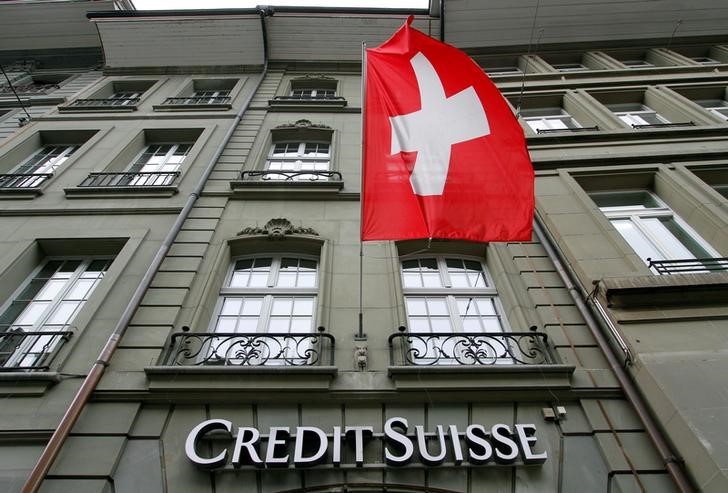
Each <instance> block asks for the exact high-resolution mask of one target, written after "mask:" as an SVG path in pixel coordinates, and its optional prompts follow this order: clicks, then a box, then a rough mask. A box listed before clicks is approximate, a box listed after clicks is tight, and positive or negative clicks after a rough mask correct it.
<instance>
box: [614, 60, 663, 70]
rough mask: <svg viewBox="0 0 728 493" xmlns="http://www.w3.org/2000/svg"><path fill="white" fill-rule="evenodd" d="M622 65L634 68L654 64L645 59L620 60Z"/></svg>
mask: <svg viewBox="0 0 728 493" xmlns="http://www.w3.org/2000/svg"><path fill="white" fill-rule="evenodd" d="M621 62H622V65H625V66H626V67H627V68H631V69H635V68H647V67H654V66H655V65H654V64H653V63H650V62H648V61H647V60H641V59H637V60H621Z"/></svg>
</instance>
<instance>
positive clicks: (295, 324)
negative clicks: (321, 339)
mask: <svg viewBox="0 0 728 493" xmlns="http://www.w3.org/2000/svg"><path fill="white" fill-rule="evenodd" d="M291 332H292V333H295V334H305V333H307V332H311V318H310V317H294V318H293V319H292V320H291Z"/></svg>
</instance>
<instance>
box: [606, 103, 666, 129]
mask: <svg viewBox="0 0 728 493" xmlns="http://www.w3.org/2000/svg"><path fill="white" fill-rule="evenodd" d="M607 107H608V108H609V109H610V110H611V111H612V112H613V113H614V114H615V115H616V116H617V117H618V118H619V119H620V120H622V121H623V122H624V123H626V124H627V125H629V126H631V127H640V126H643V125H662V124H665V123H670V121H669V120H668V119H667V118H665V117H663V116H661V115H659V114H658V113H657V112H656V111H655V110H653V109H652V108H650V107H649V106H647V105H645V104H642V103H618V104H610V105H607Z"/></svg>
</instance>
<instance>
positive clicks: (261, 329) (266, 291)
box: [208, 252, 321, 335]
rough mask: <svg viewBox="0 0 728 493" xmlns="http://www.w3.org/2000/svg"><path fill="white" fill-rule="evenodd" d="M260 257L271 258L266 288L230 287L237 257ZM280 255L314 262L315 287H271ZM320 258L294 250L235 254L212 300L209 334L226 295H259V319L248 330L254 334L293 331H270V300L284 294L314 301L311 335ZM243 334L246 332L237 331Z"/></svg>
mask: <svg viewBox="0 0 728 493" xmlns="http://www.w3.org/2000/svg"><path fill="white" fill-rule="evenodd" d="M260 258H271V259H272V262H271V267H270V270H269V271H268V280H267V286H265V287H257V286H256V287H244V288H241V287H235V288H233V287H230V282H231V280H232V277H233V274H234V272H235V264H236V263H237V262H238V261H239V260H248V259H252V260H255V259H260ZM283 258H295V259H297V260H310V261H313V262H315V263H316V278H315V279H316V281H315V285H314V287H304V288H301V287H276V286H271V281H272V280H273V279H277V276H278V274H279V273H280V264H281V261H282V259H283ZM320 278H321V259H320V257H317V256H315V255H309V254H302V253H296V252H270V253H260V254H249V255H238V256H235V257H231V258H230V263H229V265H228V270H227V272H226V274H225V278H224V280H223V284H222V286H221V287H220V290H219V291H218V295H217V301H216V303H215V308H214V311H213V314H212V317H211V318H210V323H209V326H208V332H209V333H211V334H214V333H216V332H217V325H218V321H219V318H220V316H221V313H222V308H223V304H224V302H225V299H226V298H234V297H238V298H244V297H246V296H248V297H249V296H253V297H259V298H262V299H263V301H262V306H261V311H260V315H259V318H258V321H257V323H256V329H255V331H251V333H256V334H260V335H267V334H295V332H290V331H289V332H285V333H278V332H269V330H268V329H269V322H270V319H271V314H272V307H273V300H274V299H275V297H276V296H279V297H280V296H284V297H290V298H295V297H310V298H312V300H313V304H312V308H311V331H310V332H309V333H310V334H313V333H315V330H316V327H317V325H316V323H317V315H318V298H319V291H320V286H321V282H320V281H321V279H320ZM240 333H245V332H240Z"/></svg>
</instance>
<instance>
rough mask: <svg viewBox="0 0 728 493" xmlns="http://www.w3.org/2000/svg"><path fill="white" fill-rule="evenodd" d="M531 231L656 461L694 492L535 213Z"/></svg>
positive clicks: (684, 488) (685, 490)
mask: <svg viewBox="0 0 728 493" xmlns="http://www.w3.org/2000/svg"><path fill="white" fill-rule="evenodd" d="M533 230H534V233H536V237H537V238H538V240H539V241H540V242H541V245H542V246H543V247H544V249H545V250H546V253H547V255H548V256H549V258H550V259H551V261H552V262H553V263H554V266H555V267H556V271H557V272H558V274H559V277H560V278H561V280H562V281H563V282H564V285H565V286H566V288H567V289H568V290H569V294H570V295H571V298H572V299H573V300H574V303H575V304H576V307H577V309H578V310H579V313H581V315H582V316H583V317H584V320H585V321H586V324H587V326H588V327H589V330H590V332H591V333H592V335H593V336H594V339H595V340H596V342H597V345H598V346H599V349H601V351H602V353H603V354H604V356H605V357H606V358H607V361H608V362H609V366H610V367H611V369H612V371H613V372H614V375H615V376H616V377H617V380H618V381H619V384H620V385H621V387H622V390H623V391H624V394H625V396H626V397H627V400H629V402H630V403H631V404H632V407H633V408H634V410H635V412H636V413H637V415H638V416H639V418H640V420H641V421H642V424H643V425H644V427H645V431H646V432H647V434H648V435H649V436H650V438H651V439H652V441H653V443H654V444H655V448H657V452H658V453H659V454H660V458H661V459H662V460H663V461H664V463H665V467H666V468H667V472H668V473H669V474H670V476H671V477H672V479H673V481H674V482H675V485H676V486H677V488H678V490H679V491H681V492H683V493H693V492H694V491H695V490H694V489H693V486H692V484H691V483H690V480H689V479H688V477H687V475H686V473H685V471H684V470H683V468H682V467H680V465H679V463H678V459H677V458H676V455H675V454H674V453H673V450H672V448H671V447H670V445H669V443H668V442H667V440H666V439H665V437H664V436H663V434H662V432H661V431H660V429H659V427H658V426H657V423H656V422H655V419H654V418H653V417H652V414H651V413H650V411H649V409H648V407H647V405H646V404H645V401H644V399H643V398H642V395H641V394H640V393H639V391H638V389H637V386H636V384H635V383H634V381H633V380H632V376H631V375H630V374H629V373H627V371H625V369H624V368H623V367H622V365H621V364H620V362H619V360H618V359H617V356H616V355H615V354H614V352H613V351H612V347H611V345H610V343H609V341H608V340H607V338H606V337H605V335H604V334H603V333H602V331H601V330H600V329H599V323H598V322H597V320H596V319H595V317H594V314H593V313H592V311H591V310H590V309H589V307H588V306H587V304H586V303H585V302H584V300H583V299H582V298H581V292H580V290H579V288H577V285H579V281H578V278H577V276H576V274H575V273H574V272H573V270H572V269H571V267H570V266H569V267H568V270H567V267H566V266H565V265H568V262H566V259H564V257H563V255H562V253H561V251H560V250H558V249H557V248H556V247H555V246H554V245H555V243H554V241H553V239H552V237H551V235H550V233H549V232H548V229H547V228H546V227H545V225H544V224H543V220H542V219H541V218H540V217H539V215H538V213H537V214H535V215H534V219H533Z"/></svg>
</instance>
